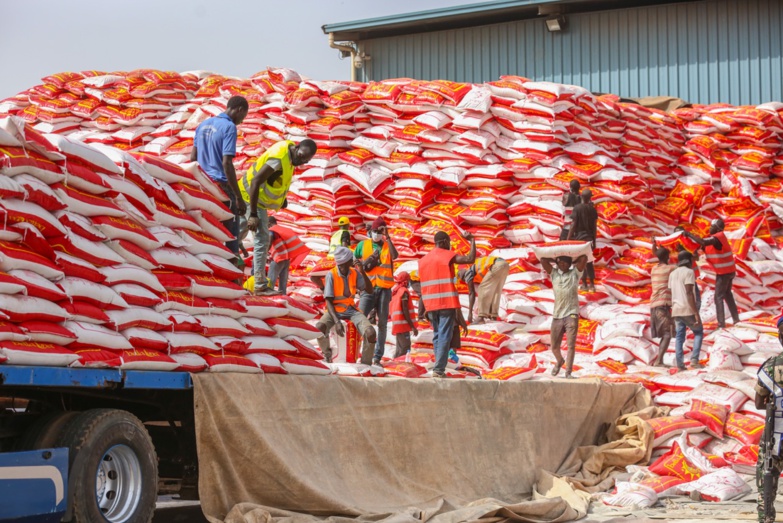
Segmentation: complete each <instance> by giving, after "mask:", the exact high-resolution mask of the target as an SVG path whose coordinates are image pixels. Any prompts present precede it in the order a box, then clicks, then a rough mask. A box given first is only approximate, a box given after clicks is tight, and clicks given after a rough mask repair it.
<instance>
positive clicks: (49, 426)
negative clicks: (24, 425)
mask: <svg viewBox="0 0 783 523" xmlns="http://www.w3.org/2000/svg"><path fill="white" fill-rule="evenodd" d="M78 415H79V413H78V412H74V411H54V412H47V413H46V414H43V415H41V417H39V418H38V419H37V420H35V421H34V422H33V424H32V425H30V427H28V429H27V430H26V431H25V433H24V434H23V435H22V437H21V438H20V439H19V442H18V444H17V448H18V449H19V450H41V449H49V448H53V447H55V446H57V442H58V440H59V437H60V434H61V433H62V431H63V430H64V429H65V427H66V426H67V425H68V423H70V422H71V421H72V420H73V419H74V418H75V417H76V416H78Z"/></svg>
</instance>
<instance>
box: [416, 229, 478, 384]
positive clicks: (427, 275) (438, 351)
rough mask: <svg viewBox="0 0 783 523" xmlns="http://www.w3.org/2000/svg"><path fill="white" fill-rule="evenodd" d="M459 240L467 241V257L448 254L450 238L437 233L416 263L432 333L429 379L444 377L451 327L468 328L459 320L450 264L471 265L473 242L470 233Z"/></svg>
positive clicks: (449, 251) (452, 265) (459, 312)
mask: <svg viewBox="0 0 783 523" xmlns="http://www.w3.org/2000/svg"><path fill="white" fill-rule="evenodd" d="M463 237H464V238H465V239H466V240H469V241H470V252H469V253H468V255H467V256H462V255H460V254H457V253H455V252H454V251H452V250H451V237H449V235H448V233H446V232H444V231H438V232H436V233H435V238H434V240H435V248H434V249H432V250H431V251H430V252H429V253H428V254H427V255H426V256H424V257H423V258H422V259H420V260H419V278H420V279H421V293H422V294H421V299H423V300H424V306H425V307H426V308H427V315H428V316H429V319H430V323H431V324H432V331H433V340H432V345H433V349H434V351H435V368H433V369H432V377H433V378H445V377H446V364H447V363H448V360H449V348H450V346H451V339H452V337H453V336H454V328H455V326H457V325H458V326H460V327H462V328H464V329H465V330H466V331H467V328H468V326H467V324H466V323H465V318H464V317H463V316H462V306H461V305H460V303H459V293H457V287H456V285H455V278H454V264H455V263H456V264H458V265H463V264H472V263H473V262H475V261H476V240H474V239H473V236H472V235H471V234H470V233H465V234H464V235H463Z"/></svg>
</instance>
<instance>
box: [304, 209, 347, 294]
mask: <svg viewBox="0 0 783 523" xmlns="http://www.w3.org/2000/svg"><path fill="white" fill-rule="evenodd" d="M337 225H338V226H339V228H338V229H337V230H336V231H335V232H334V233H333V234H332V237H331V238H330V239H329V252H328V253H327V254H326V259H328V260H333V259H334V251H336V250H337V248H338V247H340V246H342V247H347V248H350V247H351V230H350V227H351V222H350V221H349V220H348V218H346V217H345V216H342V217H340V219H339V220H337ZM310 281H311V282H313V283H314V284H315V286H316V287H318V288H319V289H321V290H322V291H323V290H324V277H323V276H310Z"/></svg>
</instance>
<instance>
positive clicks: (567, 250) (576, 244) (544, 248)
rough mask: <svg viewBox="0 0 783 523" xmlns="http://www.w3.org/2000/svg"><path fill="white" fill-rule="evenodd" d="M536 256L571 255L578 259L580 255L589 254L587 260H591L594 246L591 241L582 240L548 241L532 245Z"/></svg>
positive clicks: (572, 257)
mask: <svg viewBox="0 0 783 523" xmlns="http://www.w3.org/2000/svg"><path fill="white" fill-rule="evenodd" d="M531 247H532V249H533V252H534V253H535V255H536V258H538V259H539V260H540V259H541V258H550V259H553V260H554V259H556V258H557V257H558V256H570V257H571V259H572V260H576V259H577V258H578V257H579V256H582V255H584V256H587V261H588V262H591V261H593V260H594V258H593V247H592V245H590V242H580V241H557V242H552V243H547V244H545V245H541V246H535V245H534V246H531Z"/></svg>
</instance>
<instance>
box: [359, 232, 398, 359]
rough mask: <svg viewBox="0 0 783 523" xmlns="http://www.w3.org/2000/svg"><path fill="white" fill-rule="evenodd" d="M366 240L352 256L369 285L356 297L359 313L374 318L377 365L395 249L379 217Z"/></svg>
mask: <svg viewBox="0 0 783 523" xmlns="http://www.w3.org/2000/svg"><path fill="white" fill-rule="evenodd" d="M370 238H371V239H369V240H364V241H362V242H359V244H358V245H357V246H356V249H355V250H354V256H355V257H356V259H357V260H361V262H362V266H363V267H364V271H365V272H366V273H367V275H368V276H369V277H370V281H371V282H372V286H371V287H368V288H366V289H365V290H364V292H363V293H362V295H361V298H359V310H360V311H362V314H364V315H365V316H369V314H370V312H372V311H375V312H376V314H377V316H378V341H377V342H376V344H375V354H374V356H373V362H372V363H373V365H380V364H381V358H383V352H384V350H385V348H386V325H387V323H388V321H389V304H390V303H391V289H392V287H393V286H394V267H393V264H394V260H396V259H397V249H395V248H394V245H393V244H392V241H391V236H389V230H388V229H387V228H386V222H385V221H384V220H383V218H380V217H379V218H376V219H375V221H374V222H372V226H371V228H370Z"/></svg>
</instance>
